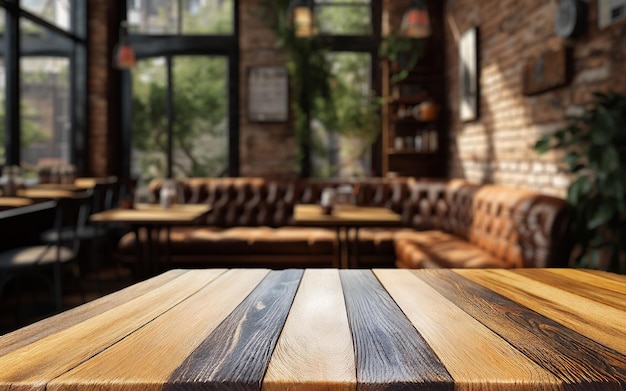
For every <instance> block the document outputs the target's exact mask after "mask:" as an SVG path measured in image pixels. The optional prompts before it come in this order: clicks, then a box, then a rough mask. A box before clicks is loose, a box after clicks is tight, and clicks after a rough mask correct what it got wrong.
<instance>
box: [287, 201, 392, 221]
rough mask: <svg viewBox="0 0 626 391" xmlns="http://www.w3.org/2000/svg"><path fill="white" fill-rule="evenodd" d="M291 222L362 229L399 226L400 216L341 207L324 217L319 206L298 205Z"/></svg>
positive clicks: (386, 212) (374, 209) (379, 209)
mask: <svg viewBox="0 0 626 391" xmlns="http://www.w3.org/2000/svg"><path fill="white" fill-rule="evenodd" d="M293 220H294V222H295V223H296V224H301V225H317V226H337V225H341V226H358V227H363V226H388V225H399V224H400V223H401V216H400V215H399V214H397V213H396V212H394V211H392V210H390V209H387V208H379V207H368V206H341V207H337V208H335V209H334V210H333V212H332V214H330V215H325V214H324V213H322V207H321V206H319V205H315V204H299V205H295V206H294V210H293Z"/></svg>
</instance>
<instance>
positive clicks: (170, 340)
mask: <svg viewBox="0 0 626 391" xmlns="http://www.w3.org/2000/svg"><path fill="white" fill-rule="evenodd" d="M268 272H269V270H266V269H248V270H231V271H228V272H227V273H225V274H223V275H221V276H219V277H218V278H216V279H215V280H214V281H213V282H212V283H211V284H210V285H207V286H206V287H204V288H203V289H201V290H200V291H198V292H197V293H195V294H194V295H192V296H191V297H189V298H188V299H187V300H185V301H183V302H181V303H180V304H179V305H177V306H176V307H174V308H172V310H170V311H168V312H166V313H164V314H163V315H162V316H160V317H159V318H157V319H155V320H154V321H153V322H150V323H148V324H147V325H146V326H145V327H143V328H141V329H139V330H137V331H136V332H134V333H133V334H131V335H130V336H128V337H127V338H125V339H124V340H122V341H120V342H119V343H117V344H115V345H113V346H112V347H110V348H109V349H107V350H105V351H104V352H102V353H101V354H99V355H97V356H95V357H94V358H92V359H90V360H89V361H87V362H85V363H84V364H82V365H80V366H78V367H77V368H75V369H74V370H72V371H70V372H69V373H67V374H65V375H62V376H61V377H59V378H58V379H55V380H53V381H52V382H51V383H50V384H49V385H48V387H47V390H48V391H61V390H64V391H68V390H73V389H77V388H81V389H96V388H97V389H103V388H106V389H107V390H111V391H112V390H119V391H122V390H124V391H131V390H132V391H147V390H151V391H155V390H160V389H161V388H162V387H163V385H164V384H165V383H166V382H167V380H168V379H169V378H170V376H171V375H172V373H173V372H174V370H175V369H176V368H177V367H178V366H179V365H180V364H181V363H182V362H183V361H184V360H185V359H186V358H187V357H188V356H189V355H191V353H192V352H193V351H194V350H195V349H196V348H197V347H198V346H199V345H200V344H201V343H202V342H203V341H204V340H205V339H206V337H207V336H208V335H209V334H210V333H211V332H212V331H213V330H215V328H216V327H217V326H218V325H219V324H220V323H221V322H222V321H223V320H224V319H225V318H226V317H227V316H228V315H229V314H230V313H231V312H232V311H233V310H234V309H235V307H237V305H239V303H241V301H242V300H244V299H245V298H246V296H248V294H249V293H250V292H251V291H252V290H253V289H254V288H255V287H256V286H257V285H258V284H259V282H260V281H261V280H262V279H263V278H264V277H265V276H266V275H267V274H268Z"/></svg>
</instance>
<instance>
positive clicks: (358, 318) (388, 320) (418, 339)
mask: <svg viewBox="0 0 626 391" xmlns="http://www.w3.org/2000/svg"><path fill="white" fill-rule="evenodd" d="M340 276H341V283H342V287H343V291H344V296H345V300H346V309H347V312H348V321H349V323H350V328H351V330H352V338H353V340H354V346H355V350H356V360H357V389H358V390H359V391H361V390H363V391H370V390H372V391H374V390H390V391H391V390H407V389H411V390H453V389H454V385H453V380H452V377H451V376H450V374H449V373H448V372H447V371H446V369H445V367H444V366H443V364H441V362H440V361H439V360H438V359H437V357H436V355H435V353H434V352H433V351H432V350H431V348H430V347H429V346H428V344H427V343H426V341H425V340H424V338H423V337H422V336H421V335H420V334H419V333H418V332H417V330H416V329H415V327H414V326H413V324H411V322H410V321H409V320H408V319H407V318H406V316H404V313H403V312H402V310H400V308H399V307H398V306H397V305H396V303H395V302H394V300H393V299H392V298H391V297H390V296H389V294H388V293H387V291H385V289H384V288H383V287H382V285H381V284H380V282H379V281H378V280H377V279H376V277H375V276H374V275H373V274H372V272H371V271H369V270H341V271H340Z"/></svg>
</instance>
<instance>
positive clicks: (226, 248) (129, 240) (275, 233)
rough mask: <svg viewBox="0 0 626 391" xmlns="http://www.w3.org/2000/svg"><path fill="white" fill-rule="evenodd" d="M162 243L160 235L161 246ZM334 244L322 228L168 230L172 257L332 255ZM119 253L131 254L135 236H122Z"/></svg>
mask: <svg viewBox="0 0 626 391" xmlns="http://www.w3.org/2000/svg"><path fill="white" fill-rule="evenodd" d="M143 236H145V235H142V237H143ZM143 240H145V238H142V241H143ZM165 240H166V236H165V232H162V233H161V241H160V243H165ZM335 242H336V236H335V232H334V231H333V230H329V229H324V228H305V227H281V228H270V227H233V228H219V227H176V228H172V230H171V241H170V243H171V244H170V252H171V254H172V255H176V254H178V255H199V254H211V255H213V254H228V255H236V254H242V255H243V254H246V255H254V254H256V255H265V254H276V255H289V254H294V255H295V254H298V255H300V254H306V255H310V254H333V253H334V251H335V250H334V248H335ZM118 249H119V250H120V252H121V253H122V254H130V253H134V252H135V235H134V234H133V233H130V234H127V235H125V236H124V237H123V238H122V239H121V241H120V243H119V246H118Z"/></svg>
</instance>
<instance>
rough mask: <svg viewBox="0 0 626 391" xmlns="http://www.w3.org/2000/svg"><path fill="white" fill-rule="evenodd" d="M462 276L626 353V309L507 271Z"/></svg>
mask: <svg viewBox="0 0 626 391" xmlns="http://www.w3.org/2000/svg"><path fill="white" fill-rule="evenodd" d="M457 273H459V274H460V275H462V276H464V277H466V278H468V279H471V280H473V281H476V282H478V283H479V284H481V285H484V286H486V287H487V288H489V289H492V290H493V291H495V292H497V293H499V294H501V295H502V296H505V297H508V298H509V299H511V300H513V301H515V302H517V303H520V304H522V305H524V306H526V307H528V308H530V309H532V310H533V311H535V312H537V313H540V314H542V315H545V316H547V317H548V318H550V319H552V320H554V321H556V322H558V323H560V324H562V325H564V326H566V327H568V328H570V329H572V330H575V331H577V332H579V333H581V334H583V335H585V336H587V337H589V338H591V339H592V340H594V341H596V342H599V343H601V344H603V345H604V346H607V347H610V348H612V349H615V350H616V351H618V352H620V353H621V354H626V312H625V311H622V310H619V309H616V308H614V307H611V306H609V305H606V304H602V303H599V302H597V301H594V300H590V299H587V298H585V297H582V296H580V295H577V294H574V293H571V292H567V291H565V290H563V289H560V288H559V287H558V286H556V287H554V286H550V285H547V284H544V283H541V282H538V281H535V280H532V279H530V278H528V277H524V276H522V275H520V274H517V273H512V272H510V271H506V270H495V269H494V270H485V271H483V272H482V273H468V270H458V271H457Z"/></svg>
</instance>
